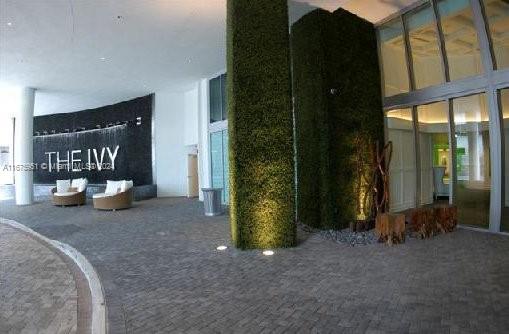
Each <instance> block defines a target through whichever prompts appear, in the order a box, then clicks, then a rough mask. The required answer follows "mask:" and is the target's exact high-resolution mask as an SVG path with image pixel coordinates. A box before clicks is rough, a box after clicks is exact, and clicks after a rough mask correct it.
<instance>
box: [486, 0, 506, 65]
mask: <svg viewBox="0 0 509 334" xmlns="http://www.w3.org/2000/svg"><path fill="white" fill-rule="evenodd" d="M482 2H483V4H484V9H485V13H486V19H487V21H488V22H487V23H488V26H489V31H490V35H491V40H492V43H493V51H494V53H495V59H496V63H497V68H498V69H503V68H507V67H509V34H508V33H507V32H508V31H509V2H508V1H507V0H482Z"/></svg>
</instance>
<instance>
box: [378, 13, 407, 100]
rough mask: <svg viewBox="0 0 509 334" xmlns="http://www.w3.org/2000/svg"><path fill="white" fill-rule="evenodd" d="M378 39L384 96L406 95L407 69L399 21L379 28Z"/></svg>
mask: <svg viewBox="0 0 509 334" xmlns="http://www.w3.org/2000/svg"><path fill="white" fill-rule="evenodd" d="M379 38H380V55H381V57H382V70H383V77H384V87H385V96H393V95H397V94H400V93H407V92H408V91H409V81H408V68H407V63H406V56H405V40H404V37H403V24H402V22H401V20H399V19H396V20H393V21H391V22H389V23H386V24H384V25H383V26H381V27H380V29H379Z"/></svg>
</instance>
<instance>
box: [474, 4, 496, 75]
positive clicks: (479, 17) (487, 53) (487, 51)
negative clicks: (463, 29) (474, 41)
mask: <svg viewBox="0 0 509 334" xmlns="http://www.w3.org/2000/svg"><path fill="white" fill-rule="evenodd" d="M479 1H480V0H470V6H471V7H472V13H473V15H474V24H475V27H476V29H477V38H478V41H479V48H480V49H481V61H482V64H483V67H484V73H491V72H493V70H494V69H495V66H494V65H495V62H494V59H495V56H494V53H493V50H492V47H491V43H490V38H489V33H488V26H487V24H486V20H485V16H484V15H483V10H482V7H481V3H480V2H479Z"/></svg>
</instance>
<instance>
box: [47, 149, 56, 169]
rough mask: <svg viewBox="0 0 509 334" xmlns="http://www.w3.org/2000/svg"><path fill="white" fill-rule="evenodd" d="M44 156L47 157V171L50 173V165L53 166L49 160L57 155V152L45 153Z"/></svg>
mask: <svg viewBox="0 0 509 334" xmlns="http://www.w3.org/2000/svg"><path fill="white" fill-rule="evenodd" d="M44 154H46V155H47V156H48V171H50V172H51V169H52V164H53V162H52V160H51V156H52V155H53V154H57V152H46V153H44Z"/></svg>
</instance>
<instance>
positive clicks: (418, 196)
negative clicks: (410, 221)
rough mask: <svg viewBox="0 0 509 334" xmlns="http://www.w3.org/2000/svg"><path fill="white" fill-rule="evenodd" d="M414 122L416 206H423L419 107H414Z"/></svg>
mask: <svg viewBox="0 0 509 334" xmlns="http://www.w3.org/2000/svg"><path fill="white" fill-rule="evenodd" d="M412 121H413V127H414V155H415V206H416V207H420V206H421V201H422V200H421V151H420V138H419V119H418V115H417V106H413V107H412Z"/></svg>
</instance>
